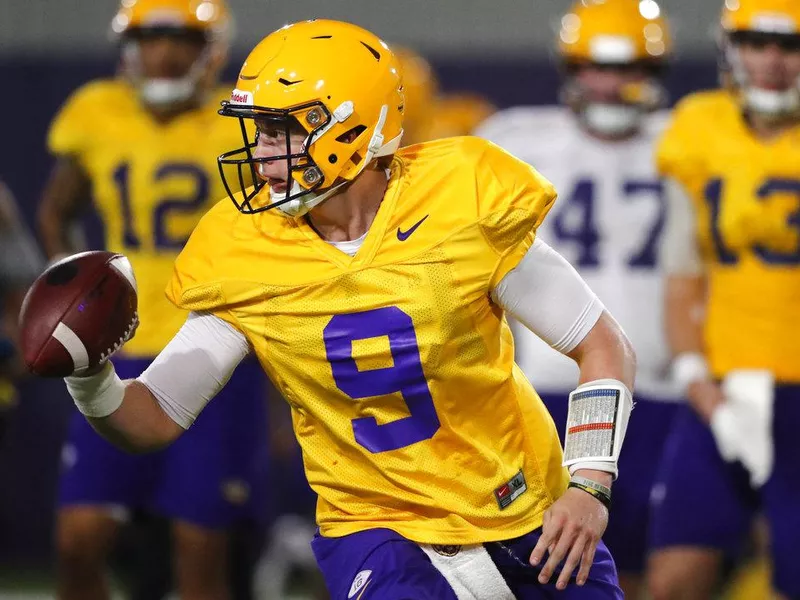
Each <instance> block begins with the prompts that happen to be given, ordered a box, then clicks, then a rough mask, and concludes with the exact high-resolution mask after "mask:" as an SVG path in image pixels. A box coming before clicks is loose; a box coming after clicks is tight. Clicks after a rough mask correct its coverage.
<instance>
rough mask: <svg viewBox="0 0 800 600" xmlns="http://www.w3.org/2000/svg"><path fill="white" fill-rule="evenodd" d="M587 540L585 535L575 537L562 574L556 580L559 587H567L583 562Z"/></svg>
mask: <svg viewBox="0 0 800 600" xmlns="http://www.w3.org/2000/svg"><path fill="white" fill-rule="evenodd" d="M587 541H588V540H587V538H586V536H585V535H579V536H578V537H577V538H575V541H574V542H572V548H570V550H569V555H568V556H567V561H566V562H565V563H564V566H563V567H561V574H560V575H559V576H558V581H557V582H556V588H557V589H559V590H563V589H566V587H567V584H568V583H569V579H570V577H572V573H573V572H574V571H575V568H576V567H577V566H578V564H579V563H580V562H581V557H582V556H583V553H584V549H585V548H586V542H587Z"/></svg>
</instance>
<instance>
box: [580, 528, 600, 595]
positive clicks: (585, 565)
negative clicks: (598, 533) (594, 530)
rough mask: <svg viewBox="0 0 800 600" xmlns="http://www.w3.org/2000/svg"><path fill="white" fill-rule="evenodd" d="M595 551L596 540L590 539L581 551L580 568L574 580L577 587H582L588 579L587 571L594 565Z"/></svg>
mask: <svg viewBox="0 0 800 600" xmlns="http://www.w3.org/2000/svg"><path fill="white" fill-rule="evenodd" d="M596 551H597V540H595V539H590V540H589V543H588V544H586V548H585V550H584V551H583V557H582V558H581V568H580V570H579V571H578V576H577V578H576V580H577V583H578V585H583V584H584V583H586V580H587V579H589V571H590V570H591V568H592V565H593V564H594V553H595V552H596Z"/></svg>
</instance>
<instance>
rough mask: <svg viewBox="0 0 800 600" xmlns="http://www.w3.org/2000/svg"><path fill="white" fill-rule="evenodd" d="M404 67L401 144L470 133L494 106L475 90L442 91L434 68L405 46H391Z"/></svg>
mask: <svg viewBox="0 0 800 600" xmlns="http://www.w3.org/2000/svg"><path fill="white" fill-rule="evenodd" d="M392 50H393V52H394V53H395V55H396V56H397V59H398V60H399V62H400V67H401V69H402V70H403V97H404V98H405V116H404V119H403V132H404V133H403V145H408V146H410V145H412V144H418V143H420V142H427V141H430V140H438V139H440V138H444V137H454V136H458V135H469V134H471V133H472V132H473V131H474V130H475V127H477V126H478V125H479V124H480V123H482V122H483V121H484V120H486V119H487V118H488V117H489V116H490V115H491V114H492V113H493V112H494V111H495V110H496V108H495V107H494V106H493V105H492V104H491V103H490V102H489V101H488V100H486V99H485V98H483V97H482V96H480V95H478V94H474V93H449V94H443V93H441V92H440V89H439V80H438V79H437V77H436V74H435V73H434V70H433V67H431V65H430V63H429V62H428V61H427V60H426V59H425V58H424V57H423V56H421V55H419V54H417V53H416V52H413V51H412V50H409V49H408V48H397V47H394V48H393V49H392Z"/></svg>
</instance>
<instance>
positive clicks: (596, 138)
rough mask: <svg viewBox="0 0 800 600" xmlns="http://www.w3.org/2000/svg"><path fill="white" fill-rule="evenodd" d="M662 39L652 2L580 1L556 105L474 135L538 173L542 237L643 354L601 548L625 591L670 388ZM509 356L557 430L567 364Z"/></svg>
mask: <svg viewBox="0 0 800 600" xmlns="http://www.w3.org/2000/svg"><path fill="white" fill-rule="evenodd" d="M670 46H671V41H670V37H669V31H668V28H667V23H666V21H665V18H664V15H663V14H661V9H660V7H659V6H658V4H656V3H655V2H651V3H639V2H638V1H636V0H601V1H598V2H593V3H585V2H576V3H575V4H574V6H572V7H571V9H570V10H569V11H568V12H567V13H566V14H565V15H564V16H563V18H562V19H561V29H560V31H559V39H558V51H559V56H560V61H561V65H560V66H561V69H562V72H563V75H564V84H563V89H562V96H563V98H564V101H565V104H566V105H565V106H563V107H533V106H530V107H518V108H512V109H509V110H505V111H502V112H500V113H498V114H496V115H495V116H493V117H492V118H490V119H489V120H488V121H487V122H486V123H484V124H483V125H482V126H481V127H480V128H479V129H478V131H477V135H480V136H482V137H486V138H488V139H490V140H491V141H493V142H495V143H496V144H498V145H500V146H502V147H503V148H505V149H506V150H508V151H509V152H511V153H512V154H514V155H515V156H517V157H519V158H521V159H523V160H524V161H525V162H527V163H529V164H531V165H533V166H535V167H536V169H538V170H539V171H541V172H542V173H543V174H544V175H545V176H546V177H548V178H549V179H550V180H551V181H552V182H553V184H554V185H555V186H556V189H558V190H559V192H560V195H561V197H560V200H559V202H558V204H557V205H556V207H555V208H554V209H553V211H552V213H551V214H550V216H549V218H548V219H547V221H545V222H544V223H543V224H542V227H541V228H540V229H539V235H540V236H541V238H542V239H544V240H545V241H547V243H548V244H550V245H551V246H552V247H553V248H554V249H555V250H556V251H557V252H558V253H559V254H561V255H562V256H564V257H565V258H566V259H567V260H569V261H570V262H571V263H572V265H573V266H574V267H575V268H576V269H577V270H578V272H579V273H580V274H581V276H582V277H583V278H584V280H585V281H586V282H587V283H588V284H589V286H590V287H591V288H592V290H594V291H595V293H597V295H598V296H599V298H600V299H601V300H602V301H603V303H604V304H605V306H606V307H607V308H608V309H609V311H610V312H611V313H612V314H613V315H614V317H615V318H616V319H618V320H619V322H620V324H621V325H622V327H623V329H624V330H625V331H626V332H627V333H628V335H629V336H630V338H631V341H632V342H633V346H634V348H635V349H636V354H637V356H638V357H639V361H638V372H637V374H636V388H637V400H638V403H637V407H636V410H635V411H634V412H633V416H632V422H631V431H630V433H629V434H628V436H627V440H626V443H625V451H624V452H623V453H622V455H621V457H620V461H621V462H620V470H621V472H622V473H623V475H622V476H621V477H620V480H619V481H618V482H617V483H616V484H615V486H614V506H613V508H612V510H611V515H610V517H609V527H608V529H607V530H606V533H605V536H604V538H603V539H604V541H605V542H606V544H608V547H609V549H610V550H611V552H612V554H613V555H614V561H615V563H616V565H617V568H618V569H619V572H620V582H621V587H622V589H623V590H624V591H625V595H626V597H630V598H635V597H636V596H637V595H638V590H639V588H640V587H641V578H642V577H641V576H642V574H643V572H644V566H645V556H646V553H647V537H646V536H647V523H648V511H649V498H650V487H651V485H652V483H653V479H654V477H655V471H656V467H657V464H658V461H659V458H660V452H661V448H662V446H663V442H664V440H665V438H666V435H667V432H668V427H669V421H670V418H671V415H672V414H673V412H674V406H675V404H674V401H675V400H677V399H678V394H677V393H676V391H675V390H674V389H672V387H671V386H670V383H669V381H668V379H667V377H666V376H665V374H666V372H667V369H666V366H667V365H668V364H669V356H668V350H667V343H666V340H665V339H664V335H663V333H662V331H663V326H662V281H663V274H662V271H661V267H660V265H659V260H658V255H657V250H658V243H659V238H660V236H661V233H662V230H663V227H664V218H665V213H666V204H665V203H664V199H663V194H662V191H663V190H662V186H661V183H660V182H659V177H658V175H657V173H656V168H655V164H654V160H653V149H654V144H655V141H656V139H657V136H658V134H659V132H660V131H661V129H662V125H663V123H664V116H663V114H661V113H659V112H655V110H656V109H657V108H658V107H659V105H660V104H661V101H662V100H663V98H664V91H663V89H662V86H661V74H662V71H663V69H664V68H665V63H666V61H667V59H668V57H669V53H670V49H671V48H670ZM514 337H515V340H516V345H517V360H518V362H519V365H520V367H521V368H522V370H523V372H524V373H525V375H526V376H527V377H528V379H529V380H530V381H531V382H532V383H533V385H534V386H535V387H536V390H537V392H539V394H540V396H541V397H542V400H544V403H545V405H546V406H547V407H548V409H549V410H550V413H551V414H552V415H553V418H554V420H555V422H556V425H557V426H558V429H559V432H561V433H563V432H564V431H565V424H566V419H567V398H568V396H569V392H570V390H571V389H573V388H574V387H575V385H576V383H577V381H578V376H579V373H578V370H577V369H576V366H575V363H574V362H572V361H570V360H568V359H567V358H566V357H564V356H563V355H562V354H560V353H558V352H555V351H554V350H553V349H552V348H550V347H549V346H548V345H547V344H545V343H543V342H542V340H541V339H540V338H539V337H538V336H536V335H534V334H533V333H531V332H530V331H529V330H528V329H526V328H525V327H524V326H520V325H517V326H514Z"/></svg>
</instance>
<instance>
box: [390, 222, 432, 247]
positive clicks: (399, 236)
mask: <svg viewBox="0 0 800 600" xmlns="http://www.w3.org/2000/svg"><path fill="white" fill-rule="evenodd" d="M429 216H430V215H425V216H424V217H422V218H421V219H420V220H419V221H417V222H416V223H414V225H413V226H412V227H411V229H409V230H408V231H400V228H399V227H398V228H397V239H398V240H400V241H401V242H405V241H406V240H407V239H408V238H409V237H410V236H411V234H412V233H414V232H415V231H416V230H417V227H419V226H420V225H422V223H423V222H424V221H425V219H427V218H428V217H429Z"/></svg>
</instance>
